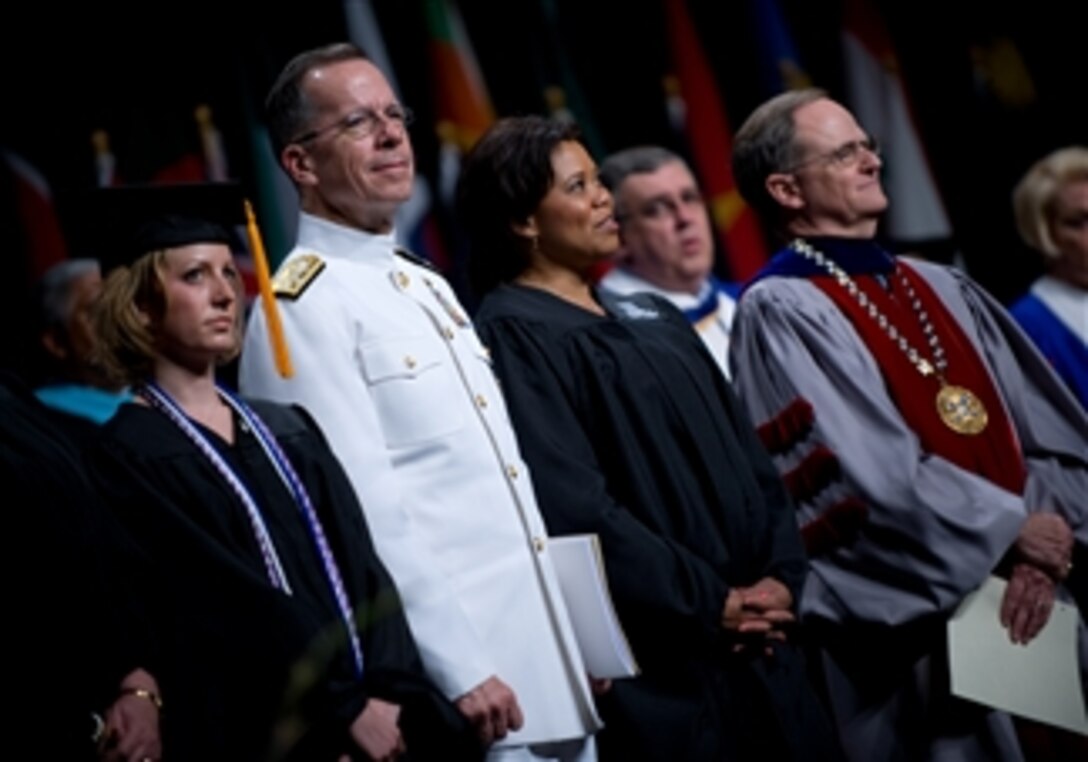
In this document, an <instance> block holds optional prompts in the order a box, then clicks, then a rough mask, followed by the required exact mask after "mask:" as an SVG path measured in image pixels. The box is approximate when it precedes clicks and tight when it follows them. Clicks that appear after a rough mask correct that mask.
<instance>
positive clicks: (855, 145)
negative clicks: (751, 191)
mask: <svg viewBox="0 0 1088 762" xmlns="http://www.w3.org/2000/svg"><path fill="white" fill-rule="evenodd" d="M863 151H865V152H867V153H869V154H872V155H873V156H876V157H877V158H879V157H880V144H879V143H877V141H876V138H874V137H873V136H872V135H870V136H869V137H867V138H865V139H864V140H851V141H850V142H849V143H843V144H842V145H841V146H839V147H838V148H836V149H835V150H833V151H828V152H827V153H821V154H817V155H816V156H811V157H809V158H807V159H805V160H804V161H801V162H798V163H797V164H794V165H793V166H792V167H790V168H789V169H787V170H786V171H787V172H795V171H796V170H798V169H800V168H801V167H807V166H808V165H809V164H814V163H815V162H818V161H822V162H825V163H827V164H833V165H834V166H836V167H841V168H842V169H849V168H850V167H854V166H857V163H858V162H859V161H861V156H862V152H863Z"/></svg>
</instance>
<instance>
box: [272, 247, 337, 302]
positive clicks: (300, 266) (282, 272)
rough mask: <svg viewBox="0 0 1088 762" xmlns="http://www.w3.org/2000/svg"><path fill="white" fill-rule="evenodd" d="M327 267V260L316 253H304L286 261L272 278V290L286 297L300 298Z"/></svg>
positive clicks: (277, 294)
mask: <svg viewBox="0 0 1088 762" xmlns="http://www.w3.org/2000/svg"><path fill="white" fill-rule="evenodd" d="M324 269H325V260H323V259H322V258H321V257H319V256H317V255H316V254H303V255H301V256H298V257H294V258H293V259H291V260H290V261H288V262H285V263H284V264H283V265H282V266H281V267H280V269H278V270H277V271H276V275H275V277H274V278H272V291H273V293H275V294H276V296H279V297H283V298H285V299H298V298H299V297H300V296H301V295H302V292H303V291H305V290H306V289H307V288H308V287H309V285H310V284H311V283H313V282H314V281H315V280H316V279H317V276H318V275H319V274H320V273H321V271H322V270H324Z"/></svg>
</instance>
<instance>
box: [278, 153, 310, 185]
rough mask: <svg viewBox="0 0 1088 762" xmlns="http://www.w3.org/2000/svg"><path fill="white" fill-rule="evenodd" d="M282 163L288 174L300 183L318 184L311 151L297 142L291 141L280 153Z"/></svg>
mask: <svg viewBox="0 0 1088 762" xmlns="http://www.w3.org/2000/svg"><path fill="white" fill-rule="evenodd" d="M280 164H282V165H283V168H284V170H285V171H286V172H287V174H288V176H290V178H291V179H292V180H293V181H294V182H295V183H296V184H298V185H316V184H317V175H316V174H315V173H314V162H313V158H312V157H311V156H310V152H309V151H307V150H306V149H305V148H303V147H302V146H300V145H298V144H297V143H291V144H290V145H288V146H287V147H285V148H284V149H283V152H282V153H281V154H280Z"/></svg>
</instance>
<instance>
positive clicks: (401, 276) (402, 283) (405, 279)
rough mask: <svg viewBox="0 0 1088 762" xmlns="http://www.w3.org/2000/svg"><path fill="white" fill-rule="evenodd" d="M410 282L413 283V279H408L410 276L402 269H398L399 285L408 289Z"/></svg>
mask: <svg viewBox="0 0 1088 762" xmlns="http://www.w3.org/2000/svg"><path fill="white" fill-rule="evenodd" d="M409 283H411V281H410V280H409V279H408V276H407V275H405V274H404V273H403V272H402V271H400V270H398V271H397V285H398V286H400V288H401V289H406V288H408V284H409Z"/></svg>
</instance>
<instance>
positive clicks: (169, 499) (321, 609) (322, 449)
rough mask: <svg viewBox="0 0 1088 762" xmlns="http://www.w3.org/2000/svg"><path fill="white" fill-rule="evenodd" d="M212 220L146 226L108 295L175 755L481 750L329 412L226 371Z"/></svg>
mask: <svg viewBox="0 0 1088 762" xmlns="http://www.w3.org/2000/svg"><path fill="white" fill-rule="evenodd" d="M143 203H144V204H145V206H148V205H150V206H154V202H153V201H144V202H143ZM170 203H172V204H177V203H178V201H177V198H176V197H175V198H173V199H172V200H171V201H170ZM165 211H171V212H176V210H174V209H169V210H165ZM205 222H206V220H203V219H197V220H194V221H193V222H191V223H188V222H187V223H184V224H181V225H179V223H177V222H176V221H171V230H172V232H171V235H170V237H169V238H168V240H155V241H149V240H148V239H147V237H146V236H145V237H143V238H142V239H141V241H142V243H141V246H142V249H137V251H136V252H135V257H136V258H135V261H134V262H132V264H131V265H130V266H127V267H121V268H119V269H117V270H115V271H114V272H113V273H112V274H111V275H110V277H109V278H108V279H107V282H106V284H105V287H104V290H103V294H102V297H101V301H100V303H99V305H98V309H97V314H96V326H97V329H98V335H99V338H100V340H101V342H102V355H103V358H102V359H103V361H104V363H105V365H106V366H107V367H108V368H109V369H110V370H111V372H112V373H113V375H115V376H116V377H117V379H118V380H119V381H123V382H125V383H127V384H130V385H131V386H132V388H133V391H134V394H135V399H136V401H135V402H134V403H129V404H126V405H124V406H122V408H121V409H120V410H119V411H118V413H117V414H116V416H115V417H114V418H113V419H112V420H111V421H110V423H109V424H108V425H107V426H106V428H105V431H104V435H105V442H104V444H103V445H102V447H101V448H100V449H99V451H98V452H97V453H96V454H95V455H94V457H93V461H94V464H95V466H96V468H95V473H96V476H97V479H98V481H99V483H100V484H101V485H102V489H103V490H104V491H105V493H106V494H107V495H108V497H109V499H110V502H111V504H112V505H113V506H114V507H115V509H116V511H117V512H118V515H119V516H120V517H121V519H122V521H123V523H124V524H125V525H126V526H127V528H128V529H129V530H130V532H131V533H132V534H133V536H134V537H135V538H136V540H137V542H139V543H140V544H141V546H142V547H143V549H144V550H145V551H146V552H147V553H148V554H149V555H151V556H153V557H154V558H155V560H156V561H157V563H158V565H159V566H160V567H161V570H162V576H163V577H164V581H163V583H162V585H161V588H160V589H159V590H158V591H157V595H156V597H155V600H154V601H153V604H154V607H155V614H156V616H157V618H158V620H159V621H160V622H161V623H163V624H164V625H165V627H166V629H169V630H171V631H172V632H173V633H174V638H173V640H172V641H171V642H170V643H168V644H167V645H166V646H165V647H164V648H165V649H167V650H168V652H169V657H168V658H167V659H166V666H165V667H164V670H163V675H162V678H161V680H162V688H163V697H164V701H165V702H166V703H167V706H168V707H169V708H168V710H167V711H166V712H164V724H165V727H164V744H165V753H166V756H167V758H168V759H171V760H178V759H199V760H212V759H231V760H235V759H243V760H264V759H294V760H315V761H320V760H338V759H341V758H343V759H347V758H348V757H349V756H350V758H352V759H356V758H359V759H382V760H385V759H412V760H416V759H425V760H430V759H442V760H446V759H475V758H479V757H480V756H481V752H480V749H479V747H478V744H477V743H476V742H475V739H474V736H473V734H472V731H471V729H470V728H469V727H468V725H467V723H465V722H464V721H463V719H462V718H461V716H460V715H459V713H458V712H457V711H456V709H455V708H454V707H453V706H452V705H451V704H449V702H447V701H446V699H445V698H444V697H442V696H441V695H440V694H439V693H438V692H437V690H436V689H435V688H434V687H433V686H432V685H431V684H430V682H429V681H428V680H427V679H426V678H425V677H424V675H423V673H422V666H421V663H420V660H419V656H418V653H417V651H416V648H415V645H414V643H413V641H412V638H411V635H410V633H409V630H408V627H407V624H406V621H405V619H404V616H403V612H402V610H401V606H400V601H399V598H398V595H397V592H396V589H395V587H394V585H393V583H392V581H391V580H390V578H389V576H388V574H387V572H386V571H385V569H384V567H383V566H382V564H381V562H380V561H379V559H378V557H377V555H376V553H375V550H374V547H373V545H372V543H371V540H370V536H369V533H368V531H367V527H366V525H365V522H364V518H363V514H362V512H361V510H360V507H359V504H358V502H357V500H356V498H355V496H354V493H353V492H352V490H351V487H350V486H349V484H348V481H347V479H346V477H345V475H344V473H343V472H342V470H341V468H340V465H339V463H338V462H337V461H336V459H335V457H334V456H333V454H332V452H331V451H330V449H329V447H328V445H327V444H326V442H325V440H324V438H323V436H322V434H321V432H320V431H319V430H318V428H317V426H316V425H315V424H314V422H313V421H312V419H311V418H310V417H309V416H308V415H307V414H306V413H305V412H304V411H303V410H301V409H300V408H295V407H286V406H281V405H274V404H271V403H259V402H255V401H254V402H247V401H244V400H241V399H239V398H238V397H237V396H236V395H234V394H233V393H231V392H230V391H229V390H227V389H226V388H224V387H222V386H220V385H218V384H217V383H216V378H215V368H216V365H217V363H220V362H222V361H223V360H226V359H230V358H232V357H233V356H234V355H235V354H236V353H237V351H238V347H239V343H240V324H241V323H240V317H241V316H240V311H241V304H242V301H241V298H240V296H241V294H240V289H239V278H238V271H237V270H236V268H235V265H234V263H233V259H232V256H231V251H230V249H229V247H228V246H227V245H226V243H225V241H226V240H228V239H227V237H226V235H227V234H226V233H225V232H223V233H222V237H221V233H220V228H219V227H217V226H209V225H207V224H205ZM149 224H150V223H147V222H146V221H145V222H144V228H147V227H148V225H149ZM151 229H152V230H156V229H157V228H154V226H153V225H152V226H151ZM179 230H180V231H181V232H180V234H179V232H178V231H179ZM141 250H142V251H150V252H153V253H150V254H140V251H141Z"/></svg>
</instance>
